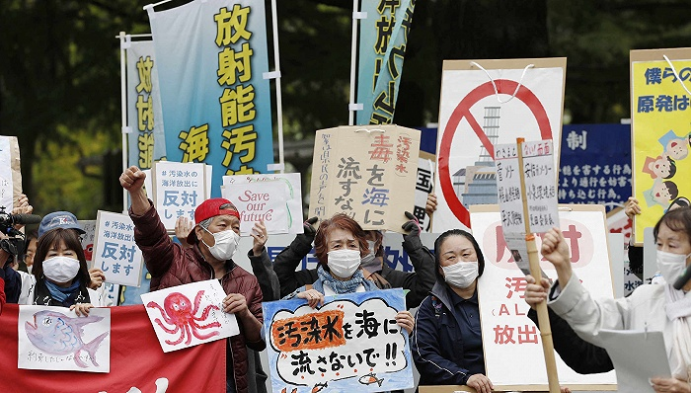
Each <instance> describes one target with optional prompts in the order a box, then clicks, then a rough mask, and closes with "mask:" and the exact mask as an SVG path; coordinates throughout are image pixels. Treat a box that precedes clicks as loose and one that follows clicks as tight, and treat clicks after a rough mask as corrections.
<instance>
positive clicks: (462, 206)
mask: <svg viewBox="0 0 692 394" xmlns="http://www.w3.org/2000/svg"><path fill="white" fill-rule="evenodd" d="M565 66H566V58H545V59H507V60H476V61H471V60H445V61H444V63H443V70H442V88H441V93H440V116H439V131H438V133H437V141H438V142H437V163H438V166H437V174H436V176H435V194H436V195H437V198H438V205H437V211H436V212H435V214H434V217H433V232H443V231H445V230H449V229H452V228H468V227H470V225H471V223H470V220H469V213H468V207H469V206H471V205H474V204H496V203H497V193H496V189H495V187H494V185H495V176H496V175H495V169H494V168H493V152H494V149H493V146H494V145H495V144H506V143H513V142H515V141H516V139H517V138H519V137H523V138H526V139H527V140H547V139H552V140H553V141H555V142H554V143H555V145H556V146H555V151H557V152H559V151H560V149H559V143H558V142H559V141H560V135H559V132H560V129H561V124H562V107H563V98H564V81H565ZM554 160H555V167H556V166H557V160H558V155H555V156H554Z"/></svg>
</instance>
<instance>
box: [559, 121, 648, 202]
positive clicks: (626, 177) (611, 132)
mask: <svg viewBox="0 0 692 394" xmlns="http://www.w3.org/2000/svg"><path fill="white" fill-rule="evenodd" d="M631 152H632V149H631V127H630V125H628V124H571V125H565V126H564V127H563V128H562V152H560V183H559V185H560V187H559V192H558V198H559V200H560V203H565V204H567V203H569V204H599V205H605V207H606V212H610V211H611V210H612V209H614V208H616V207H618V206H620V205H622V204H623V203H624V202H625V201H627V199H628V198H629V197H630V196H631V195H632V155H631ZM640 202H641V201H640Z"/></svg>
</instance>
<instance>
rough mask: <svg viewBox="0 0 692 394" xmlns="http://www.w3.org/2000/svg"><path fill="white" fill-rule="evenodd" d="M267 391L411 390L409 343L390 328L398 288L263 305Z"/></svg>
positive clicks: (400, 303) (401, 305) (399, 304)
mask: <svg viewBox="0 0 692 394" xmlns="http://www.w3.org/2000/svg"><path fill="white" fill-rule="evenodd" d="M262 309H263V311H264V327H263V335H264V337H265V339H266V342H267V353H268V355H269V370H270V374H271V381H272V389H273V392H276V393H278V392H283V393H317V392H325V393H327V392H332V393H334V392H352V393H358V392H387V391H392V390H400V389H408V388H412V387H413V369H412V364H411V363H412V361H411V351H410V348H409V338H408V333H407V332H406V330H404V329H403V328H401V327H400V326H399V325H397V323H396V315H397V313H398V312H399V311H404V310H406V306H405V298H404V292H403V290H402V289H391V290H378V291H368V292H363V293H349V294H341V295H332V296H325V298H324V304H323V305H322V306H318V307H317V308H316V309H313V308H311V307H310V306H309V305H307V301H306V300H304V299H298V298H296V299H292V300H285V301H275V302H265V303H263V304H262Z"/></svg>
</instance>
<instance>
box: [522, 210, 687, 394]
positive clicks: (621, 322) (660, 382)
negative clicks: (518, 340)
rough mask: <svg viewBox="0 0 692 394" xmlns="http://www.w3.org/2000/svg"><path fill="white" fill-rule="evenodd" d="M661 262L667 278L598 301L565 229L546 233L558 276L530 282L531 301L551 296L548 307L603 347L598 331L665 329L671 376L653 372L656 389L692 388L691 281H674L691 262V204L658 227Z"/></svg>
mask: <svg viewBox="0 0 692 394" xmlns="http://www.w3.org/2000/svg"><path fill="white" fill-rule="evenodd" d="M654 238H655V239H656V246H657V258H656V264H657V266H658V270H659V272H660V273H661V276H662V277H663V279H664V282H661V283H652V284H644V285H641V286H639V287H637V288H636V289H635V290H634V292H633V293H632V294H631V295H630V296H629V297H626V298H619V299H616V300H613V299H601V300H594V299H592V298H591V296H590V295H589V293H588V291H587V290H586V289H585V288H584V287H583V286H582V284H581V282H580V280H579V278H578V277H577V276H576V274H574V273H573V272H572V266H571V263H570V256H569V248H568V246H567V243H566V242H565V239H564V237H563V236H562V232H561V231H559V230H558V229H553V230H551V231H550V232H548V233H546V235H545V237H544V238H543V245H542V246H541V253H542V254H543V256H544V257H545V258H546V259H547V260H548V261H550V262H551V263H552V264H553V265H554V266H555V269H556V271H557V275H558V280H557V281H556V282H555V283H554V284H553V285H552V287H550V285H549V283H548V281H547V280H545V279H542V280H541V283H540V284H528V285H527V287H526V301H527V302H529V303H538V302H540V301H542V300H545V299H546V298H548V306H549V307H550V308H551V309H552V310H553V311H555V312H556V313H557V314H558V315H559V316H560V317H562V318H563V319H565V320H566V321H567V322H568V323H569V325H570V326H571V327H572V328H573V329H574V331H575V332H577V333H578V334H579V336H581V337H582V338H584V339H585V340H587V341H589V342H591V343H593V344H594V345H597V346H603V342H602V339H601V338H600V337H599V335H598V334H599V331H600V330H603V329H607V330H645V329H646V330H648V331H660V332H663V339H664V342H665V346H666V352H667V354H668V363H669V366H670V370H671V372H672V376H651V377H650V381H651V385H652V387H653V389H654V390H655V391H656V392H668V393H671V392H672V393H675V392H678V393H689V392H690V308H691V307H690V282H689V281H687V282H686V283H684V285H683V286H682V289H680V290H677V289H676V288H675V287H674V286H673V284H674V283H675V282H676V281H677V279H678V278H679V277H680V276H681V275H682V274H683V273H684V272H685V271H686V269H687V267H688V266H689V265H690V208H689V207H686V208H679V209H674V210H669V211H668V212H666V213H665V214H664V215H663V217H661V219H660V220H659V221H658V223H656V226H655V227H654ZM548 294H549V296H548Z"/></svg>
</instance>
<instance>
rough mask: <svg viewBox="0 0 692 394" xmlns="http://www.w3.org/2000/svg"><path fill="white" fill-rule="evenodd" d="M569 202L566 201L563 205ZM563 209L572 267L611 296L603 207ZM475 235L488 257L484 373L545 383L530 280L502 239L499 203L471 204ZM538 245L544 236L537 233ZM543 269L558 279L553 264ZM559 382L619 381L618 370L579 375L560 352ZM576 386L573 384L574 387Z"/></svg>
mask: <svg viewBox="0 0 692 394" xmlns="http://www.w3.org/2000/svg"><path fill="white" fill-rule="evenodd" d="M562 207H567V206H562ZM569 207H570V210H567V209H566V208H563V209H561V210H560V211H559V217H560V226H561V227H560V228H561V229H562V231H563V234H564V236H565V238H566V240H567V243H568V245H569V247H570V255H571V256H572V268H573V269H574V272H575V273H576V274H577V275H578V276H579V278H580V279H581V280H582V282H583V284H584V286H585V287H586V289H587V290H589V291H590V292H591V295H592V296H593V297H594V298H595V299H599V298H605V297H608V298H613V284H612V280H611V274H610V260H609V257H608V256H609V254H608V243H607V239H608V238H607V236H606V226H605V210H604V208H603V206H600V205H589V206H585V205H578V206H575V205H570V206H569ZM471 222H472V223H473V228H472V230H473V234H474V237H475V238H476V240H477V241H478V243H479V245H480V247H481V249H482V250H483V254H484V256H485V270H484V271H483V276H482V277H481V278H480V280H479V282H478V286H479V287H478V294H479V297H478V299H479V308H480V313H481V323H482V333H483V348H484V352H485V363H486V375H487V376H488V378H489V379H490V380H491V381H492V382H493V384H494V385H495V386H498V385H547V384H548V375H547V372H546V368H545V360H544V357H543V348H542V344H541V340H540V338H541V337H540V332H539V331H538V328H537V327H536V325H534V324H533V322H532V321H531V320H530V319H529V318H528V317H527V316H526V313H527V312H528V309H529V306H528V304H526V302H525V301H524V298H523V297H524V290H525V288H526V280H525V279H524V274H523V273H522V272H521V271H520V270H519V268H518V267H517V265H516V264H515V263H514V260H513V259H512V255H511V254H510V251H509V249H507V247H506V244H505V242H504V239H503V238H502V225H501V222H500V213H499V209H498V207H497V206H495V205H486V206H476V207H473V208H472V209H471ZM536 244H537V247H538V249H539V250H540V246H541V238H540V237H538V236H537V237H536ZM541 268H542V269H543V270H544V271H545V272H546V273H547V274H548V275H549V276H550V277H551V278H553V279H556V278H557V274H556V273H555V269H554V268H553V266H552V264H550V263H549V262H547V261H544V260H541ZM556 359H557V366H558V377H559V380H560V385H562V386H569V385H574V384H615V383H616V378H615V372H614V371H613V372H609V373H605V374H593V375H580V374H578V373H576V372H574V371H573V370H572V369H571V368H569V367H568V366H567V365H566V364H565V363H564V362H562V360H561V359H560V357H559V356H557V353H556ZM571 388H572V389H573V390H574V387H571Z"/></svg>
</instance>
